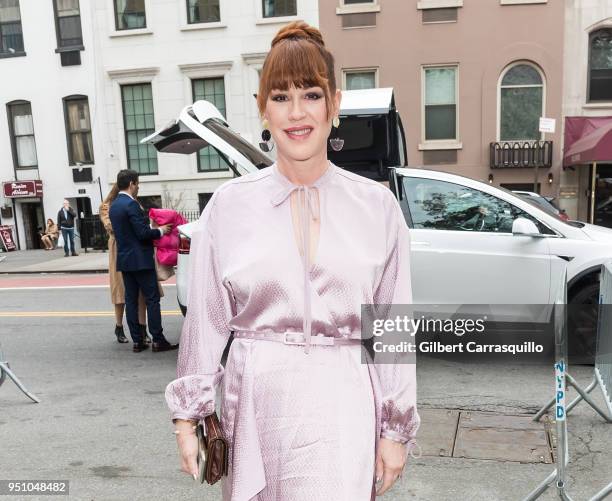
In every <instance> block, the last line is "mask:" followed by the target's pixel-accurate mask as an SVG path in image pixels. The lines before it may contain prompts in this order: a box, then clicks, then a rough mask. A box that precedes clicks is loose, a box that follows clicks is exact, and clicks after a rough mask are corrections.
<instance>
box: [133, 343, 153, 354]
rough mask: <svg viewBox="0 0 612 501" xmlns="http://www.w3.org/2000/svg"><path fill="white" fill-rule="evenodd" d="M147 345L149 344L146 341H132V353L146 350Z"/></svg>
mask: <svg viewBox="0 0 612 501" xmlns="http://www.w3.org/2000/svg"><path fill="white" fill-rule="evenodd" d="M148 347H149V345H148V344H147V343H143V342H140V343H134V346H133V347H132V351H133V352H134V353H140V352H141V351H142V350H146V349H147V348H148Z"/></svg>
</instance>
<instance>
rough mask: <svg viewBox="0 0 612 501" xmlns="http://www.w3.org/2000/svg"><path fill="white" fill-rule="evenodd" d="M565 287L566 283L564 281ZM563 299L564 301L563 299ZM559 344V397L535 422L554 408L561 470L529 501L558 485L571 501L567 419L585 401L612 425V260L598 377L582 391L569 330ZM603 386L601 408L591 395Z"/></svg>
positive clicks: (605, 282) (604, 290)
mask: <svg viewBox="0 0 612 501" xmlns="http://www.w3.org/2000/svg"><path fill="white" fill-rule="evenodd" d="M564 284H565V282H564ZM557 296H558V297H557V301H556V304H557V305H567V286H565V290H564V291H563V292H560V293H559V294H558V295H557ZM561 297H563V300H561ZM563 312H564V313H563V315H562V317H563V318H562V321H563V324H565V323H566V320H567V313H566V312H565V308H563ZM557 334H558V335H557V336H556V339H555V341H556V343H555V360H556V363H555V396H554V397H553V398H552V399H551V400H550V401H549V402H548V403H547V404H546V405H545V406H544V407H543V408H542V409H540V411H539V412H538V413H537V414H536V416H535V417H534V420H536V421H537V420H539V419H540V418H541V417H542V416H543V415H544V413H545V412H546V411H547V410H548V409H550V408H551V407H553V406H554V409H555V420H556V423H557V437H558V440H559V441H558V447H557V468H556V469H555V471H553V472H552V473H551V474H550V475H549V476H548V477H547V478H546V479H545V480H544V481H543V482H542V483H540V485H538V487H537V488H536V489H534V490H533V491H532V492H531V493H530V494H529V496H528V497H526V498H525V501H533V500H535V499H537V498H538V497H540V496H541V495H542V494H543V493H544V491H546V489H548V487H550V486H551V485H552V484H555V486H556V488H557V492H558V495H559V497H560V498H561V499H564V500H568V501H571V497H570V496H569V493H568V491H567V483H566V472H567V465H568V463H569V450H568V446H567V421H566V416H567V415H568V414H569V412H570V411H571V410H572V409H573V408H574V407H575V406H576V405H577V404H578V403H580V402H581V401H582V400H584V401H585V402H586V403H588V404H589V405H590V406H591V407H592V408H593V410H594V411H595V412H597V413H598V414H599V415H600V416H601V417H602V418H603V419H604V420H605V421H606V422H608V423H612V261H610V262H608V263H606V264H604V265H603V266H602V272H601V285H600V293H599V315H598V320H597V352H596V355H595V374H594V377H593V380H592V382H591V384H590V385H589V386H588V387H586V388H584V389H583V388H582V387H580V386H579V384H578V383H577V381H576V380H575V379H574V378H573V377H572V376H571V375H570V374H569V372H568V371H567V328H566V327H565V326H564V327H563V329H561V330H557ZM569 386H571V387H573V388H574V389H575V390H576V391H577V392H578V396H577V397H576V398H574V400H572V402H570V403H569V404H568V405H566V402H565V400H566V395H567V387H569ZM596 387H599V388H600V389H601V392H602V394H603V397H604V402H605V408H602V407H601V406H600V405H598V404H597V403H596V402H595V401H594V400H593V399H592V397H591V396H590V393H591V392H592V391H593V390H594V389H595V388H596ZM610 493H612V482H611V483H609V484H608V485H607V486H606V487H604V488H603V489H602V490H601V491H599V492H598V493H597V494H595V495H594V496H593V497H592V498H591V499H590V501H600V500H602V499H604V498H605V497H607V496H608V495H609V494H610Z"/></svg>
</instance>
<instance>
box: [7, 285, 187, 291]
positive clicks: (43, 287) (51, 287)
mask: <svg viewBox="0 0 612 501" xmlns="http://www.w3.org/2000/svg"><path fill="white" fill-rule="evenodd" d="M162 286H163V287H176V284H162ZM45 289H108V285H48V286H42V287H2V286H1V285H0V291H39V290H45Z"/></svg>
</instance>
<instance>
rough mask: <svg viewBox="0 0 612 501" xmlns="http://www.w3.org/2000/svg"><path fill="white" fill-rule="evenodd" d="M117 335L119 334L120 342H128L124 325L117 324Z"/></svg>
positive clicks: (118, 339) (118, 340)
mask: <svg viewBox="0 0 612 501" xmlns="http://www.w3.org/2000/svg"><path fill="white" fill-rule="evenodd" d="M115 336H117V342H118V343H128V342H129V341H128V338H126V337H125V332H123V326H122V325H117V326H115Z"/></svg>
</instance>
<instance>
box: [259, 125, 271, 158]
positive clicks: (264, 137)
mask: <svg viewBox="0 0 612 501" xmlns="http://www.w3.org/2000/svg"><path fill="white" fill-rule="evenodd" d="M261 126H262V127H263V130H262V131H261V141H262V142H261V143H259V147H260V148H261V150H262V151H265V152H266V153H269V152H271V151H272V150H273V149H274V143H273V142H272V141H271V139H272V134H270V130H269V129H268V127H269V125H268V121H267V120H266V119H265V118H264V121H263V122H262V123H261Z"/></svg>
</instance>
